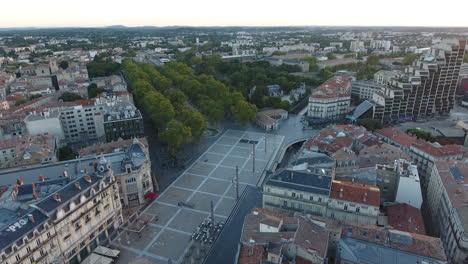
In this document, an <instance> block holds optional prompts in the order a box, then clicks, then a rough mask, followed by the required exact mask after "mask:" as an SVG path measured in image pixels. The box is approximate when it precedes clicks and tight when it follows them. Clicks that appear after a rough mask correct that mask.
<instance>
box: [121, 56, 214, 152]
mask: <svg viewBox="0 0 468 264" xmlns="http://www.w3.org/2000/svg"><path fill="white" fill-rule="evenodd" d="M123 70H124V74H125V76H126V78H127V79H128V80H129V81H130V83H131V85H132V90H133V93H134V95H135V99H136V101H137V103H138V105H139V106H141V107H143V109H145V112H146V113H147V115H148V117H149V119H150V120H151V122H152V124H153V126H154V128H155V129H156V130H157V132H158V135H159V137H160V138H161V140H162V141H163V142H165V143H166V144H167V146H168V154H169V156H170V157H171V158H175V154H176V153H177V150H178V149H179V148H180V147H181V146H182V145H183V144H186V143H189V142H192V141H199V140H200V139H201V136H202V134H203V131H204V130H205V129H206V121H205V118H204V117H203V115H201V114H200V113H199V112H198V111H196V110H194V109H191V108H189V107H188V106H187V105H186V103H185V95H184V94H183V93H182V92H180V91H172V90H170V88H171V86H172V82H171V81H170V80H169V79H167V78H165V77H164V76H162V75H161V74H160V73H159V72H158V71H157V70H156V69H155V68H154V66H152V65H149V64H135V63H134V62H133V61H132V60H130V59H125V60H124V61H123ZM178 92H179V93H178Z"/></svg>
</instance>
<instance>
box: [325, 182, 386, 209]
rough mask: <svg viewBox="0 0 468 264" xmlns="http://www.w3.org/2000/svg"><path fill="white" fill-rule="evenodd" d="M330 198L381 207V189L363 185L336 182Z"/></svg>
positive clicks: (333, 184) (333, 183) (332, 187)
mask: <svg viewBox="0 0 468 264" xmlns="http://www.w3.org/2000/svg"><path fill="white" fill-rule="evenodd" d="M330 198H333V199H338V200H342V201H350V202H353V203H360V204H367V205H371V206H377V207H378V206H380V190H379V188H377V187H375V186H372V185H367V184H362V183H355V182H345V181H337V180H334V181H333V182H332V186H331V193H330Z"/></svg>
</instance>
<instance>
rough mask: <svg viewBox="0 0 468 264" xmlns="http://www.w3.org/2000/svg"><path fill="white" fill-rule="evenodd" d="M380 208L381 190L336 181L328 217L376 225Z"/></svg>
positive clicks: (333, 185) (329, 204)
mask: <svg viewBox="0 0 468 264" xmlns="http://www.w3.org/2000/svg"><path fill="white" fill-rule="evenodd" d="M379 206H380V190H379V188H377V187H375V186H372V185H366V184H361V183H354V182H344V181H337V180H334V181H333V182H332V186H331V190H330V199H329V202H328V208H327V217H328V218H331V219H339V220H343V221H352V222H356V223H363V224H376V223H377V217H378V215H379Z"/></svg>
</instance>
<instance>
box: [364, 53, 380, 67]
mask: <svg viewBox="0 0 468 264" xmlns="http://www.w3.org/2000/svg"><path fill="white" fill-rule="evenodd" d="M379 59H380V58H379V56H377V55H374V54H372V55H369V56H368V57H367V64H369V65H377V64H379Z"/></svg>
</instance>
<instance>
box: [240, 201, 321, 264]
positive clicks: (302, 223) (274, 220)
mask: <svg viewBox="0 0 468 264" xmlns="http://www.w3.org/2000/svg"><path fill="white" fill-rule="evenodd" d="M328 240H329V231H328V230H327V229H326V228H324V227H323V226H321V225H319V224H316V223H314V222H313V221H311V220H310V219H308V218H307V217H305V216H303V215H294V216H290V215H288V214H284V213H278V212H272V211H270V210H265V209H259V208H255V209H253V211H252V213H250V214H248V215H247V216H246V217H245V221H244V228H243V230H242V235H241V239H240V250H239V255H238V259H237V263H239V264H249V263H272V264H280V263H305V264H321V263H326V261H327V259H326V258H327V251H328Z"/></svg>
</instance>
